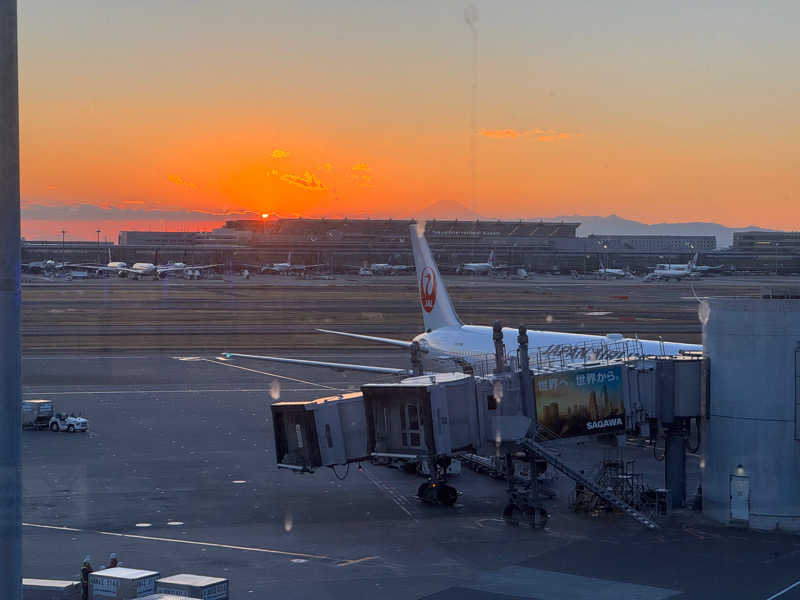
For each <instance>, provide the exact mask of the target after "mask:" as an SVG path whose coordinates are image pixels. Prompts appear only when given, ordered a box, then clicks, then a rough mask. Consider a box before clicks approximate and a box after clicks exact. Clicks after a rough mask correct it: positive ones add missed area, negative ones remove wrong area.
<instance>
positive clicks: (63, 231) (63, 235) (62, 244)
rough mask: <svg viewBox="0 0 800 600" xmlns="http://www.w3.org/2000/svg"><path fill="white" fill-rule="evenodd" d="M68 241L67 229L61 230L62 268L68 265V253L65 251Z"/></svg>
mask: <svg viewBox="0 0 800 600" xmlns="http://www.w3.org/2000/svg"><path fill="white" fill-rule="evenodd" d="M66 239H67V230H66V229H62V230H61V266H62V267H63V266H64V263H66V252H65V251H64V244H65V241H66Z"/></svg>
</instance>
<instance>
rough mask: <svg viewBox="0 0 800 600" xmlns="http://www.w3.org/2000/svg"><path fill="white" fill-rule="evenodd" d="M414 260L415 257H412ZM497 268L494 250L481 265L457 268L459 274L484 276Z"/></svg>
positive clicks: (465, 265) (467, 265) (464, 265)
mask: <svg viewBox="0 0 800 600" xmlns="http://www.w3.org/2000/svg"><path fill="white" fill-rule="evenodd" d="M414 259H415V260H416V256H415V257H414ZM496 268H497V267H496V266H495V264H494V250H492V251H491V252H490V253H489V260H487V261H486V262H482V263H464V264H463V265H461V267H459V272H461V273H471V274H473V275H485V274H487V273H491V272H492V271H494V270H495V269H496Z"/></svg>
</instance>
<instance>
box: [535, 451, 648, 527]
mask: <svg viewBox="0 0 800 600" xmlns="http://www.w3.org/2000/svg"><path fill="white" fill-rule="evenodd" d="M519 444H520V446H522V447H524V448H527V449H528V450H530V451H531V452H533V453H534V454H537V455H539V456H541V457H542V458H543V459H545V460H546V461H547V462H548V463H550V464H551V465H552V466H553V467H554V468H555V469H558V470H559V471H561V472H562V473H564V475H566V476H567V477H569V478H570V479H573V480H574V481H576V482H578V483H580V484H582V485H583V486H584V487H585V488H586V489H587V490H589V491H591V492H592V493H593V494H595V495H597V496H598V497H600V498H602V499H603V500H605V501H606V502H607V503H608V504H609V505H611V506H613V507H614V508H616V509H618V510H620V511H622V512H624V513H625V514H626V515H628V516H629V517H631V518H632V519H634V520H636V521H638V522H639V523H641V524H642V525H644V526H645V527H647V528H648V529H658V524H657V523H654V522H653V521H651V520H650V519H648V518H647V517H646V516H644V515H643V514H642V513H640V512H639V511H638V510H636V509H634V508H633V507H632V506H630V505H629V504H627V503H626V502H623V501H622V500H621V499H620V498H618V497H617V496H616V495H615V494H613V493H612V492H611V491H609V490H608V489H605V488H603V487H601V486H599V485H597V484H596V483H595V482H594V481H592V480H591V479H589V478H587V477H585V476H584V475H581V474H580V473H578V472H577V471H576V470H575V469H573V468H571V467H570V466H568V465H567V464H565V463H564V462H563V461H562V460H561V459H560V458H558V457H557V456H556V455H555V454H553V453H551V452H550V451H549V450H547V449H546V448H545V447H544V446H542V445H541V444H540V443H538V442H535V441H533V440H532V439H531V438H527V437H526V438H523V439H522V440H520V442H519Z"/></svg>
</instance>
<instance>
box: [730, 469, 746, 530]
mask: <svg viewBox="0 0 800 600" xmlns="http://www.w3.org/2000/svg"><path fill="white" fill-rule="evenodd" d="M731 521H739V522H746V523H749V522H750V478H749V477H747V476H746V475H731Z"/></svg>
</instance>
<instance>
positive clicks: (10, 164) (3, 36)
mask: <svg viewBox="0 0 800 600" xmlns="http://www.w3.org/2000/svg"><path fill="white" fill-rule="evenodd" d="M19 239H20V230H19V95H18V79H17V1H16V0H0V369H2V374H1V375H0V598H3V599H4V600H6V599H7V600H20V599H21V598H22V524H21V523H22V471H21V465H20V441H21V427H22V424H21V412H22V410H21V406H20V371H21V361H20V339H19V319H20V316H19V314H20V287H19V269H20V249H19Z"/></svg>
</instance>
